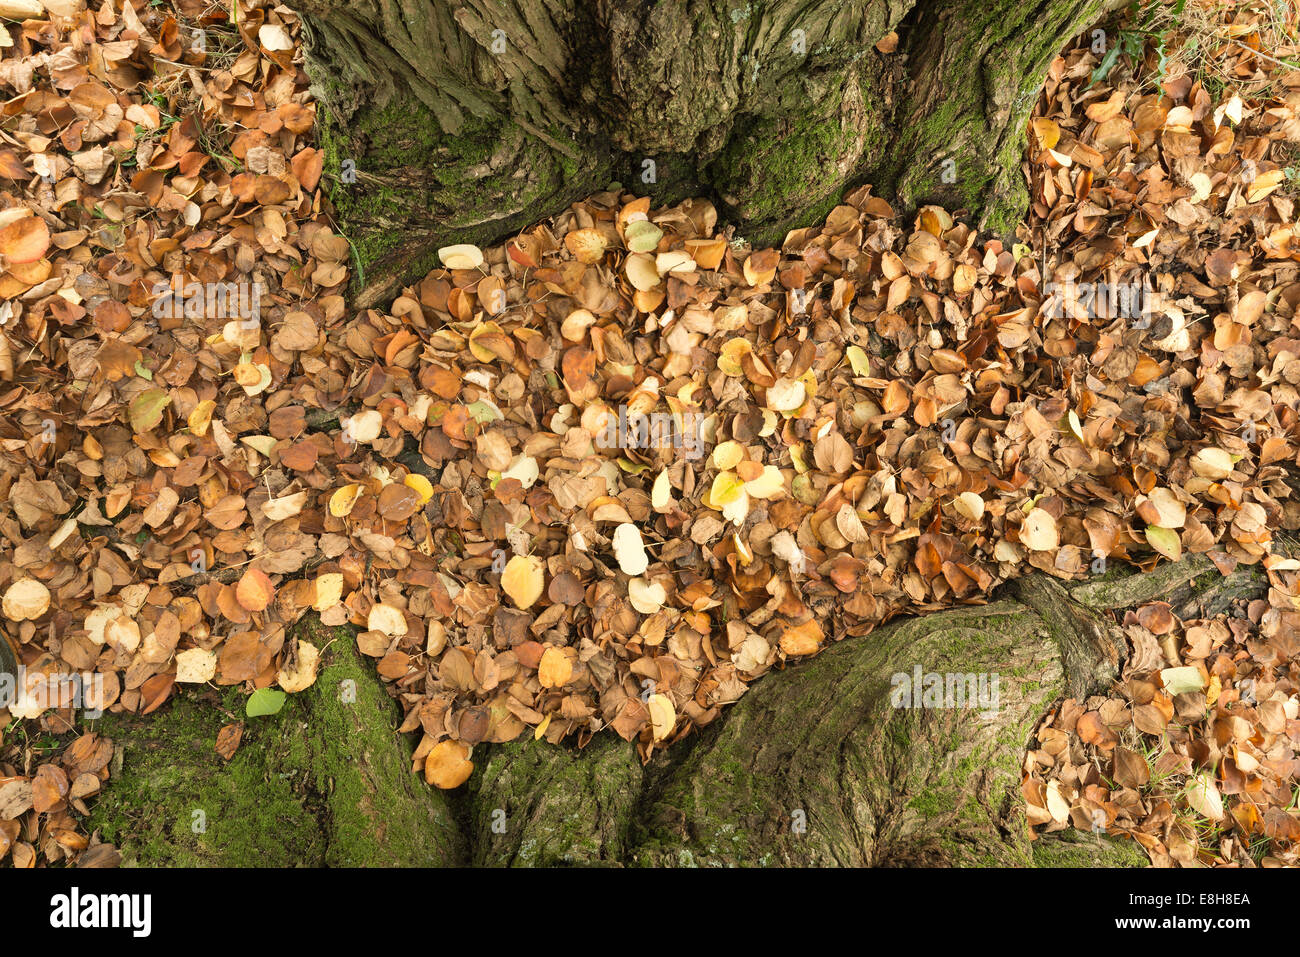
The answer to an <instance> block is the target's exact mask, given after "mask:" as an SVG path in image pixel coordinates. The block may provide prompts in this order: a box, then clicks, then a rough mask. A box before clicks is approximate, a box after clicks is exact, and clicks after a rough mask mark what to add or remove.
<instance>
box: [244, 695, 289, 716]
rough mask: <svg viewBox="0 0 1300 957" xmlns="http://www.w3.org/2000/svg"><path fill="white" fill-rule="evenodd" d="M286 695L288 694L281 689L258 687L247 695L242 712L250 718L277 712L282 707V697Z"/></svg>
mask: <svg viewBox="0 0 1300 957" xmlns="http://www.w3.org/2000/svg"><path fill="white" fill-rule="evenodd" d="M287 697H288V695H286V694H285V693H284V692H283V691H279V690H277V689H275V688H258V689H257V690H256V691H254V692H253V693H252V694H251V695H249V696H248V704H247V706H245V708H244V713H245V714H246V715H248V717H250V718H260V717H261V716H262V715H264V714H277V713H278V712H279V710H280V709H281V708H283V707H284V699H285V698H287Z"/></svg>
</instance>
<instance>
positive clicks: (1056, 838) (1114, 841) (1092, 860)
mask: <svg viewBox="0 0 1300 957" xmlns="http://www.w3.org/2000/svg"><path fill="white" fill-rule="evenodd" d="M1033 863H1034V866H1035V867H1146V866H1147V864H1148V860H1147V856H1146V853H1145V852H1144V851H1143V850H1142V848H1141V847H1140V846H1138V844H1137V843H1136V842H1134V841H1131V840H1127V839H1124V838H1110V837H1103V836H1101V835H1099V834H1087V833H1084V832H1083V831H1076V830H1075V829H1074V828H1067V829H1065V830H1064V831H1058V832H1056V833H1053V834H1044V835H1041V836H1040V837H1039V838H1038V840H1036V841H1035V842H1034V844H1033Z"/></svg>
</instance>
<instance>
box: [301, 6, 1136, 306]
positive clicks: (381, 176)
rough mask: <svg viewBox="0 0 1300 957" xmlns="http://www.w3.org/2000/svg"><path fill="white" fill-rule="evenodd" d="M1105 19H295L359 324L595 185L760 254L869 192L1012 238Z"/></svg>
mask: <svg viewBox="0 0 1300 957" xmlns="http://www.w3.org/2000/svg"><path fill="white" fill-rule="evenodd" d="M1117 5H1119V4H1118V3H1117V0H1042V2H1038V3H1032V4H1024V3H1022V2H1021V0H964V2H963V0H959V2H947V3H945V2H941V0H812V2H808V0H748V2H744V3H742V2H740V0H693V2H691V0H659V2H654V3H646V2H644V0H599V2H594V3H593V2H591V0H506V2H503V0H347V2H344V0H298V2H297V3H296V6H297V8H298V9H299V10H300V11H301V12H302V13H303V15H304V22H305V24H306V26H307V34H306V35H307V38H308V71H309V73H310V74H311V76H312V79H313V87H314V92H315V93H316V95H317V97H318V102H319V104H320V109H321V113H320V121H321V127H322V130H323V145H324V147H325V150H326V171H327V173H329V174H330V175H331V176H332V177H333V182H334V189H333V190H332V194H331V195H332V198H333V200H334V202H335V205H336V207H337V209H338V212H339V214H340V217H341V221H342V223H343V227H344V230H345V232H346V233H347V235H348V236H349V238H350V239H351V240H352V241H353V243H354V247H355V249H356V252H357V259H358V262H359V264H360V265H361V267H362V272H363V273H364V278H363V279H362V280H361V281H360V282H359V289H358V291H357V294H356V296H355V300H356V304H357V305H359V306H362V307H367V306H372V305H375V304H377V303H380V302H381V301H383V300H385V299H386V298H391V297H392V296H393V295H394V293H395V292H396V290H397V289H398V287H399V286H400V284H401V283H402V282H404V281H407V280H410V279H412V278H415V277H418V276H419V275H422V274H423V273H424V272H426V271H428V270H429V269H430V268H433V267H434V266H435V265H436V264H437V263H436V257H435V251H436V249H437V248H438V247H439V246H444V245H450V244H453V243H458V242H472V243H477V244H480V245H484V244H488V243H491V242H494V241H496V240H499V239H501V238H503V237H504V236H506V235H508V234H509V233H511V232H512V231H517V230H519V229H521V228H522V227H524V226H527V225H529V224H531V223H533V222H536V221H539V220H541V219H543V218H545V217H547V216H550V215H553V214H555V213H557V212H560V211H562V210H563V209H564V208H565V206H566V205H567V204H569V203H571V202H573V201H575V200H577V199H579V198H581V197H583V196H585V195H588V194H590V193H592V192H594V191H597V190H600V189H604V188H605V187H606V186H608V185H609V184H610V183H611V182H621V183H622V184H624V185H625V186H630V188H632V189H634V190H637V191H638V192H641V193H643V194H649V195H651V196H652V197H653V198H654V200H655V202H656V203H667V202H676V201H678V200H680V199H683V198H685V197H687V196H707V197H709V198H711V199H712V200H713V201H714V202H715V204H716V205H717V206H718V208H719V213H720V216H721V218H722V219H723V220H724V221H726V222H728V223H731V224H733V225H734V226H735V228H736V230H737V231H738V233H739V235H741V236H743V237H744V238H746V239H748V240H750V241H752V242H753V243H755V244H756V245H759V246H761V245H775V244H778V243H779V242H780V241H781V239H782V237H783V236H784V235H785V232H786V230H788V229H790V228H793V227H796V226H802V225H808V224H810V223H813V222H816V221H818V220H820V219H821V218H822V217H823V216H825V214H826V213H827V212H828V211H829V210H830V208H831V207H832V206H834V205H835V204H836V202H837V201H838V200H839V198H840V196H841V195H842V194H843V192H844V190H845V188H846V187H848V186H851V185H856V184H858V183H861V182H871V183H872V184H873V185H875V186H876V188H877V192H878V193H880V194H884V195H889V196H893V197H896V198H897V199H898V200H899V201H900V203H901V204H902V205H903V206H904V207H911V206H915V205H917V204H918V203H921V202H932V201H933V202H939V203H942V204H944V205H945V206H947V207H948V208H950V209H953V210H957V211H958V212H963V211H964V212H965V213H967V214H969V215H970V217H971V218H974V219H978V220H979V222H980V223H981V224H982V225H985V226H987V227H989V228H992V229H995V230H997V231H999V232H1003V233H1008V232H1010V230H1011V229H1012V228H1013V227H1014V225H1015V224H1016V223H1017V222H1018V221H1019V219H1020V216H1021V214H1022V213H1023V211H1024V209H1025V207H1026V205H1027V193H1026V190H1025V185H1024V176H1023V173H1022V172H1021V169H1020V153H1021V150H1022V148H1023V131H1024V126H1025V122H1026V119H1027V117H1028V114H1029V111H1030V109H1031V107H1032V105H1033V102H1034V99H1035V96H1036V94H1037V92H1038V90H1039V89H1040V88H1041V85H1042V80H1043V77H1044V75H1045V72H1046V68H1047V65H1048V63H1049V62H1050V61H1051V58H1052V57H1053V56H1055V55H1056V53H1057V52H1058V51H1059V50H1060V48H1061V47H1062V46H1063V45H1064V43H1065V42H1066V41H1067V40H1068V39H1069V38H1070V37H1071V36H1073V35H1074V34H1076V33H1077V32H1079V31H1080V30H1081V29H1083V28H1084V27H1086V26H1088V25H1089V24H1091V23H1092V22H1093V21H1095V20H1096V19H1097V18H1098V17H1100V16H1101V15H1102V13H1103V12H1104V11H1105V10H1106V9H1108V8H1111V7H1114V6H1117ZM890 34H897V35H898V46H897V47H896V48H894V49H892V50H891V52H881V50H880V49H877V44H878V43H879V41H881V40H883V39H885V38H886V37H888V36H889V35H890ZM883 48H884V49H890V47H889V46H888V45H884V46H883ZM651 164H653V166H652V165H651Z"/></svg>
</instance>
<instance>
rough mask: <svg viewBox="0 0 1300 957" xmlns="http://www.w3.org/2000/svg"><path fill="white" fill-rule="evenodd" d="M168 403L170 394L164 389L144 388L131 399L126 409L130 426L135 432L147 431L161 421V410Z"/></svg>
mask: <svg viewBox="0 0 1300 957" xmlns="http://www.w3.org/2000/svg"><path fill="white" fill-rule="evenodd" d="M170 403H171V396H169V395H168V394H167V392H166V390H164V389H145V390H144V391H143V392H141V393H140V394H139V395H137V396H136V397H135V398H134V399H132V400H131V405H130V408H129V409H128V410H127V417H128V418H129V419H130V420H131V428H132V429H134V430H135V431H136V432H137V433H139V432H148V431H149V430H150V429H152V428H153V427H154V426H156V425H157V424H158V423H159V422H161V421H162V417H163V411H164V410H165V409H166V408H167V406H168V405H169V404H170Z"/></svg>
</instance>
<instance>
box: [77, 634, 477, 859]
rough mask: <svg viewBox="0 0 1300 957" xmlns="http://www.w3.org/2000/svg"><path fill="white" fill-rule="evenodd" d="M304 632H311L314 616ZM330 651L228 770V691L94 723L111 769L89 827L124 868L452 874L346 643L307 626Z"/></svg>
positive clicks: (406, 752) (405, 755)
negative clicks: (110, 752)
mask: <svg viewBox="0 0 1300 957" xmlns="http://www.w3.org/2000/svg"><path fill="white" fill-rule="evenodd" d="M311 621H313V622H314V621H315V619H314V616H313V618H312V619H311ZM298 635H299V636H300V637H303V638H305V639H306V640H309V641H311V642H312V643H314V644H316V645H317V647H321V648H324V647H325V646H326V645H328V646H329V648H328V650H327V651H326V652H325V664H324V666H323V667H322V669H321V672H320V675H319V677H318V679H317V681H316V684H315V685H314V686H313V687H312V688H310V689H308V690H307V691H306V692H303V693H301V694H298V695H290V696H289V698H288V700H287V701H286V703H285V706H284V708H283V709H282V710H281V711H280V712H279V713H278V714H276V715H274V716H269V717H262V718H251V719H245V720H246V727H245V732H244V738H243V741H242V743H241V745H240V748H239V750H238V751H237V752H236V753H235V755H234V757H233V758H232V759H231V760H230V761H229V762H226V761H225V760H224V759H222V758H221V757H220V756H219V755H218V754H217V753H216V751H215V744H216V737H217V733H218V731H219V730H220V729H221V727H222V726H223V725H226V724H229V723H231V722H232V721H235V720H240V719H243V709H244V702H245V697H244V695H243V693H242V692H241V691H240V690H238V689H225V690H223V691H220V692H218V691H214V690H211V689H208V688H203V689H201V690H197V691H194V690H185V691H182V692H180V693H179V694H178V695H177V696H176V698H175V699H174V700H173V701H172V702H170V703H169V704H167V705H165V706H164V707H163V708H162V709H160V710H159V711H158V712H156V713H154V714H152V715H148V716H144V717H132V716H125V715H113V714H109V715H105V717H104V719H103V722H102V725H101V727H100V730H101V731H102V732H103V733H104V734H106V735H108V736H109V737H111V738H113V739H114V740H115V742H117V745H118V747H119V748H120V749H121V750H120V755H121V765H120V768H118V769H115V773H114V774H113V778H112V780H111V781H110V783H109V785H108V787H107V788H106V789H105V792H104V794H103V796H102V797H101V798H100V799H99V801H98V803H97V804H96V805H95V807H94V808H93V810H92V815H91V822H90V823H91V826H92V827H95V828H98V829H99V830H100V831H101V833H102V834H103V835H104V838H105V839H106V840H108V841H111V842H113V843H115V844H117V845H118V846H119V847H120V848H121V850H122V852H123V856H124V860H125V861H126V862H127V863H128V864H140V865H146V866H164V865H166V866H199V865H206V866H225V867H250V866H267V867H286V866H296V865H305V866H320V865H332V866H371V865H377V866H401V865H437V864H444V863H449V862H451V861H453V860H454V859H455V856H456V854H457V852H458V848H459V843H460V835H459V832H458V830H457V829H456V827H455V825H454V822H453V819H452V815H451V810H450V808H449V806H448V805H447V803H446V800H445V798H444V796H443V795H442V794H440V793H438V792H434V791H431V790H430V789H429V788H428V787H427V786H426V785H425V784H424V783H423V782H422V781H421V780H420V779H419V778H417V777H415V776H414V775H412V774H411V771H410V746H409V743H408V742H407V741H405V740H404V739H403V738H401V737H399V736H397V735H396V734H395V731H394V729H395V728H396V726H397V722H398V715H397V713H396V708H395V707H394V705H393V702H392V701H391V700H390V699H389V698H388V696H387V694H386V693H385V692H384V690H383V687H382V685H381V684H380V683H379V680H378V678H377V677H376V676H375V674H374V672H373V668H371V667H370V666H369V665H368V663H366V662H365V661H364V660H362V659H361V658H360V657H359V656H358V655H357V654H356V652H355V649H354V639H353V637H352V634H351V632H350V631H349V630H347V629H342V628H340V629H326V628H322V627H321V626H320V625H319V624H318V623H316V624H314V625H312V624H307V625H305V626H304V627H303V628H302V629H301V630H300V631H299V632H298Z"/></svg>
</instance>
